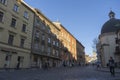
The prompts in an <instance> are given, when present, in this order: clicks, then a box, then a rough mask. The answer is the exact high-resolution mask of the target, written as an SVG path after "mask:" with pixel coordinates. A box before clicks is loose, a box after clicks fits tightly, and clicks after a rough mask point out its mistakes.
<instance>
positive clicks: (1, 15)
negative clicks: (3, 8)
mask: <svg viewBox="0 0 120 80" xmlns="http://www.w3.org/2000/svg"><path fill="white" fill-rule="evenodd" d="M3 15H4V13H3V12H0V22H2V21H3Z"/></svg>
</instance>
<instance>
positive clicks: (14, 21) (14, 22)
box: [11, 18, 16, 27]
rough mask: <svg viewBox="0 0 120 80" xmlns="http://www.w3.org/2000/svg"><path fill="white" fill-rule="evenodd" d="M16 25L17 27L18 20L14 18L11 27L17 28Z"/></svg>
mask: <svg viewBox="0 0 120 80" xmlns="http://www.w3.org/2000/svg"><path fill="white" fill-rule="evenodd" d="M15 25H16V19H15V18H12V21H11V26H12V27H15Z"/></svg>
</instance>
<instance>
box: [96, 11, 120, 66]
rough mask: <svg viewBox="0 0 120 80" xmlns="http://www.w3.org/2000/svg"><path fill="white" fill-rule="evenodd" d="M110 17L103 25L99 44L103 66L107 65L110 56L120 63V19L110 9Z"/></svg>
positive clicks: (99, 54) (99, 55) (98, 48)
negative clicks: (119, 45) (119, 46)
mask: <svg viewBox="0 0 120 80" xmlns="http://www.w3.org/2000/svg"><path fill="white" fill-rule="evenodd" d="M109 17H110V19H109V20H108V21H107V22H105V24H104V25H103V26H102V29H101V34H100V35H99V43H98V45H97V53H98V57H99V60H100V61H101V64H102V66H107V63H108V61H109V58H110V57H113V59H114V60H115V62H116V65H118V64H119V63H120V53H119V52H118V53H117V54H116V46H117V44H116V37H117V35H116V32H117V31H118V30H119V29H120V25H119V24H120V19H116V18H115V13H114V12H112V11H110V13H109Z"/></svg>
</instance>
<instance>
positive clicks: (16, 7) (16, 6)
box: [13, 4, 19, 12]
mask: <svg viewBox="0 0 120 80" xmlns="http://www.w3.org/2000/svg"><path fill="white" fill-rule="evenodd" d="M18 9H19V6H18V5H16V4H14V7H13V10H14V11H15V12H18Z"/></svg>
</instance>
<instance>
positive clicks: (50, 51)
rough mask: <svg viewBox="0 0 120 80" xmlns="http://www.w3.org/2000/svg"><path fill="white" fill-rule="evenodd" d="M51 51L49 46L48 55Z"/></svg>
mask: <svg viewBox="0 0 120 80" xmlns="http://www.w3.org/2000/svg"><path fill="white" fill-rule="evenodd" d="M50 52H51V50H50V47H48V55H50Z"/></svg>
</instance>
